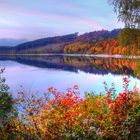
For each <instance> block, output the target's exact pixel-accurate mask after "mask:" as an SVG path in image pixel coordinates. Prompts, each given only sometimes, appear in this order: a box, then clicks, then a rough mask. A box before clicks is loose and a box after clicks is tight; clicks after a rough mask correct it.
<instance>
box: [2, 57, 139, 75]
mask: <svg viewBox="0 0 140 140" xmlns="http://www.w3.org/2000/svg"><path fill="white" fill-rule="evenodd" d="M1 60H14V61H17V62H19V63H22V64H26V65H31V66H36V67H41V68H54V69H61V70H68V71H73V72H77V71H78V70H81V71H84V72H87V73H94V74H102V75H104V74H108V73H112V74H119V75H122V74H126V75H131V76H133V77H137V78H140V59H127V58H99V57H79V56H60V55H57V56H54V55H49V56H48V55H44V56H10V57H9V56H8V57H5V56H3V57H1Z"/></svg>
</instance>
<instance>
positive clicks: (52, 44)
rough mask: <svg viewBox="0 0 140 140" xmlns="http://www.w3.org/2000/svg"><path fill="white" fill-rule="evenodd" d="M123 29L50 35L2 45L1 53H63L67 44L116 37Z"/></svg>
mask: <svg viewBox="0 0 140 140" xmlns="http://www.w3.org/2000/svg"><path fill="white" fill-rule="evenodd" d="M120 31H121V29H114V30H112V31H107V30H101V31H94V32H90V33H85V34H82V35H79V36H78V33H74V34H68V35H64V36H56V37H48V38H43V39H38V40H34V41H29V42H25V43H22V44H18V45H15V46H14V47H10V48H9V49H7V48H5V47H0V53H1V54H7V53H8V54H9V53H14V54H15V53H18V54H21V53H24V54H40V53H63V52H64V49H65V46H67V45H69V44H73V43H75V42H84V43H90V42H95V41H101V40H106V39H111V38H116V37H117V36H118V34H119V32H120ZM75 47H76V46H75Z"/></svg>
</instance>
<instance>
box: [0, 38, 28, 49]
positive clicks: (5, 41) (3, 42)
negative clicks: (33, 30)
mask: <svg viewBox="0 0 140 140" xmlns="http://www.w3.org/2000/svg"><path fill="white" fill-rule="evenodd" d="M24 42H27V40H26V39H11V38H2V39H0V46H2V47H14V46H16V45H19V44H21V43H24Z"/></svg>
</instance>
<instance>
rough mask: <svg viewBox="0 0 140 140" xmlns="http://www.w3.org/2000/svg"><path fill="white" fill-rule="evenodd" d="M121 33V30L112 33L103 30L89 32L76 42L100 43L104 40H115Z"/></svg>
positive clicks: (79, 37)
mask: <svg viewBox="0 0 140 140" xmlns="http://www.w3.org/2000/svg"><path fill="white" fill-rule="evenodd" d="M120 31H121V29H114V30H112V31H108V30H101V31H94V32H89V33H85V34H82V35H80V36H78V37H77V39H76V41H80V42H91V41H97V40H99V41H100V40H104V39H110V38H115V37H117V36H118V34H119V33H120Z"/></svg>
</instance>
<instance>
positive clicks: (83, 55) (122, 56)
mask: <svg viewBox="0 0 140 140" xmlns="http://www.w3.org/2000/svg"><path fill="white" fill-rule="evenodd" d="M0 56H71V57H80V56H81V57H99V58H129V59H132V58H134V59H139V58H140V56H132V55H130V56H127V55H120V54H115V55H109V54H64V53H46V54H0Z"/></svg>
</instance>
